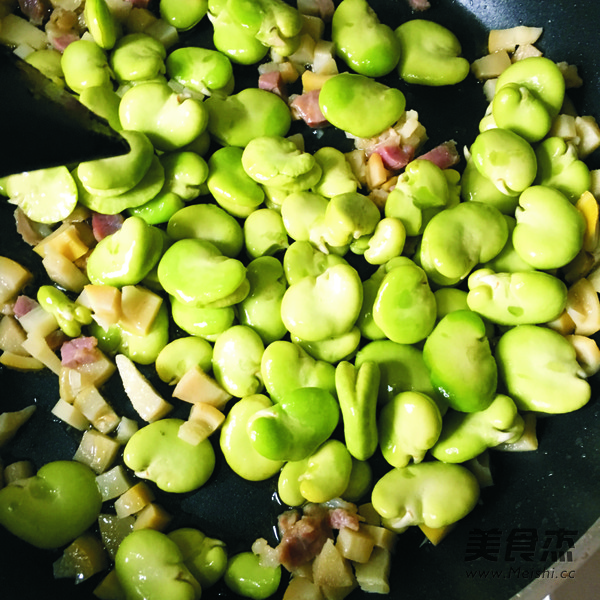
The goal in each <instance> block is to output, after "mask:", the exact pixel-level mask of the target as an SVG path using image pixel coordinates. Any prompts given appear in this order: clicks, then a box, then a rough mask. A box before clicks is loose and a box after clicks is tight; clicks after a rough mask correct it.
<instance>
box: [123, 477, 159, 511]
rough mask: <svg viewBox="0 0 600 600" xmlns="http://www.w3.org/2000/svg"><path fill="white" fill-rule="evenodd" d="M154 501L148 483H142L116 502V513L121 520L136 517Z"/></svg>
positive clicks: (130, 489) (137, 484)
mask: <svg viewBox="0 0 600 600" xmlns="http://www.w3.org/2000/svg"><path fill="white" fill-rule="evenodd" d="M153 500H154V494H153V493H152V490H151V489H150V488H149V487H148V485H147V484H146V483H144V482H143V481H140V482H139V483H136V484H135V485H134V486H133V487H131V488H129V489H128V490H127V491H126V492H125V493H124V494H122V495H121V496H119V497H118V498H117V499H116V500H115V512H116V513H117V517H119V518H123V517H127V516H129V515H134V514H135V513H138V512H140V510H142V508H144V506H146V505H148V504H150V502H152V501H153Z"/></svg>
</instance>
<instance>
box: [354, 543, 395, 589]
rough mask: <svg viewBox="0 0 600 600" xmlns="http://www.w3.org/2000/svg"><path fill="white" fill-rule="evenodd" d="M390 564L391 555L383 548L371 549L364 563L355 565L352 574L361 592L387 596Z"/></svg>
mask: <svg viewBox="0 0 600 600" xmlns="http://www.w3.org/2000/svg"><path fill="white" fill-rule="evenodd" d="M391 564H392V560H391V553H390V552H389V551H388V550H386V549H385V548H381V547H379V546H376V547H375V548H373V553H372V554H371V558H370V559H369V561H368V562H366V563H355V565H354V572H355V573H356V580H357V581H358V585H359V586H360V589H361V590H364V591H365V592H369V593H372V594H389V593H390V584H389V575H390V567H391Z"/></svg>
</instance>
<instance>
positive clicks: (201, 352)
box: [155, 336, 213, 385]
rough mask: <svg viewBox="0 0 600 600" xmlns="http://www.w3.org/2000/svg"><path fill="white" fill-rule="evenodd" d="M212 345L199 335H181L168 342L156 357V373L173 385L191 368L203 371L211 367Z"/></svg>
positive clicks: (206, 371) (208, 370)
mask: <svg viewBox="0 0 600 600" xmlns="http://www.w3.org/2000/svg"><path fill="white" fill-rule="evenodd" d="M212 354H213V349H212V346H211V345H210V344H209V343H208V342H207V341H206V340H203V339H202V338H199V337H194V336H191V337H182V338H178V339H175V340H173V341H172V342H169V343H168V344H167V345H166V346H165V347H164V348H163V349H162V350H161V351H160V353H159V354H158V356H157V357H156V364H155V367H156V374H157V375H158V376H159V378H160V379H161V380H162V381H164V382H165V383H168V384H169V385H175V384H176V383H178V382H179V380H180V379H181V378H182V377H183V376H184V375H185V374H186V373H187V372H188V371H189V370H190V369H192V368H194V367H199V368H200V369H202V370H203V371H204V372H205V373H208V372H210V370H211V369H212Z"/></svg>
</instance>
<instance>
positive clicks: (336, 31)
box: [331, 0, 400, 77]
mask: <svg viewBox="0 0 600 600" xmlns="http://www.w3.org/2000/svg"><path fill="white" fill-rule="evenodd" d="M331 39H332V41H333V43H334V44H335V49H336V54H337V55H338V56H339V57H340V58H342V60H343V61H344V62H345V63H346V64H347V65H348V66H349V67H350V68H351V69H352V70H354V71H355V72H356V73H359V74H360V75H366V76H367V77H382V76H384V75H388V74H389V73H391V72H392V71H393V70H394V68H395V67H396V65H397V64H398V60H399V59H400V43H399V40H398V38H397V36H396V35H395V34H394V32H393V31H392V29H391V28H390V27H388V26H387V25H384V24H382V23H381V22H380V21H379V18H378V16H377V14H376V13H375V11H374V10H373V9H372V8H371V7H370V6H369V4H368V3H367V2H366V0H343V2H340V4H339V5H338V7H337V8H336V10H335V12H334V14H333V20H332V22H331Z"/></svg>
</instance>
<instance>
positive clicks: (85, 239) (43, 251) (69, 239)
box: [33, 223, 95, 262]
mask: <svg viewBox="0 0 600 600" xmlns="http://www.w3.org/2000/svg"><path fill="white" fill-rule="evenodd" d="M94 244H95V240H94V236H93V234H92V231H91V229H90V227H89V225H86V224H85V223H63V224H62V225H61V226H60V227H59V228H58V229H56V230H55V231H53V232H52V233H51V234H50V235H49V236H47V237H45V238H44V239H43V240H42V241H41V242H40V243H39V244H37V246H35V247H34V248H33V250H34V251H35V252H37V253H38V254H39V255H40V256H41V257H42V258H44V257H45V256H47V255H48V254H62V255H63V256H64V257H65V258H66V259H67V260H70V261H71V262H75V261H76V260H77V259H78V258H81V257H82V256H85V255H86V254H87V253H88V252H89V250H90V248H91V247H92V246H93V245H94Z"/></svg>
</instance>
